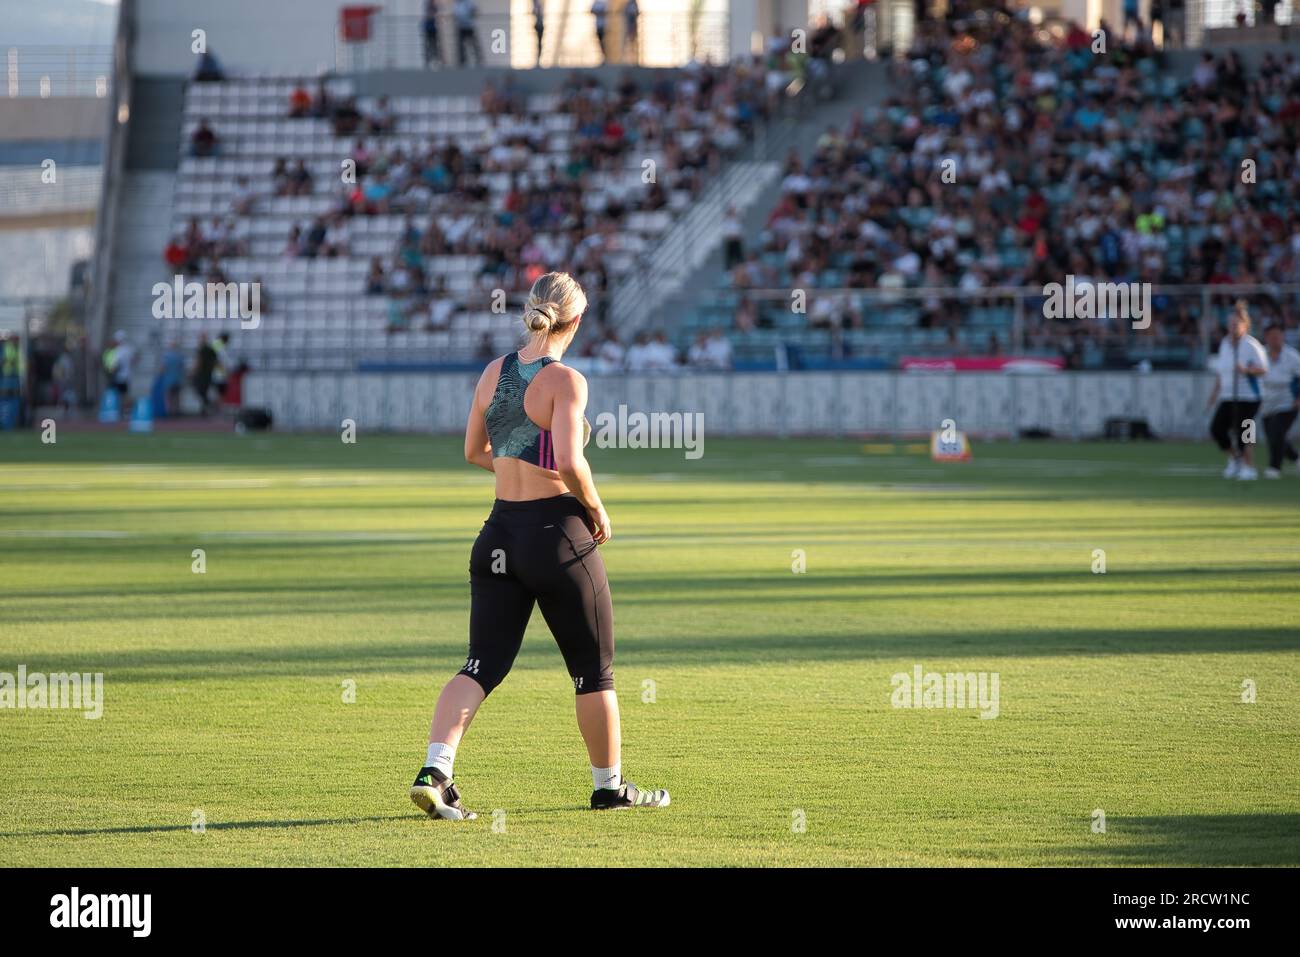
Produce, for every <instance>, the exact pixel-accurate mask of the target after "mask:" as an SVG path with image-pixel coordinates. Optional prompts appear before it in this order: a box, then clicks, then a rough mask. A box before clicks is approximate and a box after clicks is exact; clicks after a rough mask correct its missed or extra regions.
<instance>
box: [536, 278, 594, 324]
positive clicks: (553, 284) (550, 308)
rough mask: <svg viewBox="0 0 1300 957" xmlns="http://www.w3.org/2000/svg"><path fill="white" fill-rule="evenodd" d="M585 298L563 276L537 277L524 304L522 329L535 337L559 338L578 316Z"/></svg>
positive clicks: (580, 291) (576, 283) (573, 284)
mask: <svg viewBox="0 0 1300 957" xmlns="http://www.w3.org/2000/svg"><path fill="white" fill-rule="evenodd" d="M586 308H587V296H586V294H584V293H583V291H582V287H581V286H580V285H578V281H577V280H576V279H574V278H573V277H572V276H570V275H569V274H568V273H567V272H548V273H546V274H545V275H544V276H539V277H538V278H537V281H536V282H535V283H533V288H532V290H531V291H530V292H529V293H528V301H527V302H526V303H525V304H524V326H525V327H526V328H527V329H528V331H529V332H531V333H534V334H535V335H551V336H554V335H559V334H560V333H562V332H564V331H565V330H566V329H568V328H569V326H570V325H571V324H572V323H573V322H574V321H575V320H577V319H578V317H579V316H581V315H582V313H583V311H584V310H585V309H586Z"/></svg>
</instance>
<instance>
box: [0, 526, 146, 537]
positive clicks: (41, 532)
mask: <svg viewBox="0 0 1300 957" xmlns="http://www.w3.org/2000/svg"><path fill="white" fill-rule="evenodd" d="M135 536H136V533H135V532H110V531H96V530H82V529H63V528H6V529H0V538H134V537H135Z"/></svg>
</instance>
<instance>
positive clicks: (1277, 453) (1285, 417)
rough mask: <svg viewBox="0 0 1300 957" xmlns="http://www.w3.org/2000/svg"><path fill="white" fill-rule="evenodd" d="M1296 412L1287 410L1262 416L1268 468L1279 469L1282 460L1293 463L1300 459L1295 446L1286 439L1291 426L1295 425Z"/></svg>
mask: <svg viewBox="0 0 1300 957" xmlns="http://www.w3.org/2000/svg"><path fill="white" fill-rule="evenodd" d="M1295 419H1296V410H1295V409H1289V410H1287V411H1286V412H1274V413H1272V414H1271V415H1266V416H1264V434H1265V435H1266V436H1267V437H1268V464H1269V467H1270V468H1275V469H1280V468H1281V467H1282V460H1283V459H1285V460H1286V461H1288V462H1294V461H1296V459H1300V453H1297V452H1296V449H1295V446H1294V445H1292V444H1291V441H1290V440H1289V439H1288V438H1287V437H1286V434H1287V433H1288V432H1290V431H1291V426H1293V425H1295Z"/></svg>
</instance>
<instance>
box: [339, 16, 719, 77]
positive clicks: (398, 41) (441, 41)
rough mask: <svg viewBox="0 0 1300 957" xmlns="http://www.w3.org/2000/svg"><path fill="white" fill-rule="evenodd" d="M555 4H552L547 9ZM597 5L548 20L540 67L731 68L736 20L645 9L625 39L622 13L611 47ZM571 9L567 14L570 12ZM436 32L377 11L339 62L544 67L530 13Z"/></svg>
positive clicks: (614, 20)
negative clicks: (599, 30)
mask: <svg viewBox="0 0 1300 957" xmlns="http://www.w3.org/2000/svg"><path fill="white" fill-rule="evenodd" d="M549 6H553V5H548V7H549ZM589 9H590V5H589V4H583V5H581V7H580V8H576V9H575V8H573V7H570V6H568V5H560V6H559V7H555V8H554V13H552V14H550V15H548V16H546V17H544V19H543V24H544V30H543V33H542V48H541V57H540V65H541V66H544V67H593V66H600V65H602V64H604V63H611V64H621V65H628V66H659V67H668V66H681V65H683V64H685V63H687V62H688V61H690V60H691V59H698V60H700V61H704V60H709V61H711V62H714V63H725V62H727V61H728V60H729V59H730V56H731V50H730V35H729V26H730V22H729V18H728V17H727V15H726V14H725V13H718V12H714V11H705V12H702V13H692V12H690V11H685V10H679V11H648V10H647V11H644V12H642V13H641V15H640V17H639V18H638V28H637V33H636V36H635V37H629V36H626V35H625V28H624V23H625V21H624V19H623V17H622V15H621V14H619V13H618V12H611V13H610V14H609V16H608V17H607V28H606V32H605V36H604V47H603V50H602V47H601V45H600V43H599V42H598V40H597V36H596V27H595V20H594V18H593V17H592V16H591V14H590V12H589ZM564 10H568V13H567V15H564V14H563V11H564ZM436 24H437V32H436V34H430V33H429V32H427V31H426V28H425V19H424V17H422V16H411V15H403V14H390V13H386V12H383V11H377V12H375V13H374V14H373V15H372V16H371V19H370V28H369V38H368V39H366V40H361V41H349V40H347V39H346V38H345V37H344V36H343V35H342V34H341V33H340V34H339V36H338V37H337V39H336V46H335V64H336V66H337V68H338V69H340V70H344V71H351V72H366V71H371V70H390V69H424V68H429V67H435V68H436V67H459V66H479V65H483V66H499V67H514V68H517V69H521V68H527V67H532V66H537V65H539V62H538V49H537V33H536V31H535V29H534V21H533V16H532V13H531V12H527V11H525V12H516V13H512V14H480V15H479V16H478V17H476V18H475V20H474V29H473V31H472V33H470V32H463V31H462V30H461V29H460V26H459V24H458V23H457V21H456V20H455V18H454V16H453V14H452V13H450V12H443V13H441V14H440V15H439V16H438V17H437V19H436Z"/></svg>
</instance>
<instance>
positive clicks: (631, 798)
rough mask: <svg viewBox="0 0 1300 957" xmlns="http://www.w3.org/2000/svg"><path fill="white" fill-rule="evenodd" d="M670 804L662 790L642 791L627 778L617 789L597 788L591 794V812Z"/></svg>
mask: <svg viewBox="0 0 1300 957" xmlns="http://www.w3.org/2000/svg"><path fill="white" fill-rule="evenodd" d="M671 803H672V800H671V799H670V798H669V797H668V792H667V791H665V790H664V789H663V788H658V789H656V790H654V791H643V790H641V789H640V788H639V787H637V786H636V785H635V784H633V783H632V782H631V781H629V780H628V779H627V778H623V783H622V785H621V786H620V787H618V788H599V789H598V790H595V791H592V792H591V809H592V810H593V811H613V810H617V809H618V808H624V807H667V806H668V805H669V804H671Z"/></svg>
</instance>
